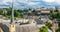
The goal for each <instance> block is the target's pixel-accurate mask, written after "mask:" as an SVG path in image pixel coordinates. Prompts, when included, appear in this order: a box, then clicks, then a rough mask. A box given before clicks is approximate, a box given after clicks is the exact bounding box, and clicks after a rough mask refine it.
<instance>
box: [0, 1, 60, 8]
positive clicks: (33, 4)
mask: <svg viewBox="0 0 60 32" xmlns="http://www.w3.org/2000/svg"><path fill="white" fill-rule="evenodd" d="M13 2H14V7H15V8H39V7H42V6H44V7H50V6H51V7H54V6H60V0H13ZM11 4H12V0H0V7H7V6H10V7H11Z"/></svg>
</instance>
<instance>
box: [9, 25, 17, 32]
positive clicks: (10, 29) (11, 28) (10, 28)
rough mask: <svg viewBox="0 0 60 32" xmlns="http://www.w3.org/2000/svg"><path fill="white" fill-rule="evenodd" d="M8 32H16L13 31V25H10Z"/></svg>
mask: <svg viewBox="0 0 60 32" xmlns="http://www.w3.org/2000/svg"><path fill="white" fill-rule="evenodd" d="M9 31H10V32H16V30H15V24H10V27H9Z"/></svg>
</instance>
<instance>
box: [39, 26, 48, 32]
mask: <svg viewBox="0 0 60 32" xmlns="http://www.w3.org/2000/svg"><path fill="white" fill-rule="evenodd" d="M40 32H48V27H47V26H43V27H42V28H40Z"/></svg>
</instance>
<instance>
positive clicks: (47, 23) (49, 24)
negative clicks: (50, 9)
mask: <svg viewBox="0 0 60 32" xmlns="http://www.w3.org/2000/svg"><path fill="white" fill-rule="evenodd" d="M45 25H46V26H47V27H48V28H49V29H51V26H52V23H51V22H49V21H47V22H46V24H45Z"/></svg>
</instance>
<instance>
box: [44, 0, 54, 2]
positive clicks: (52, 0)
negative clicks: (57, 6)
mask: <svg viewBox="0 0 60 32" xmlns="http://www.w3.org/2000/svg"><path fill="white" fill-rule="evenodd" d="M43 1H44V2H49V3H51V2H54V1H55V0H43Z"/></svg>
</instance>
